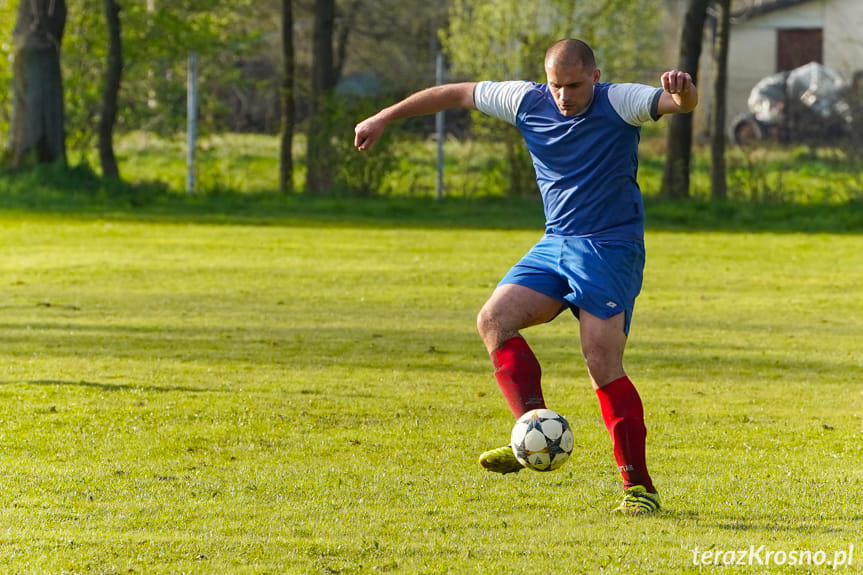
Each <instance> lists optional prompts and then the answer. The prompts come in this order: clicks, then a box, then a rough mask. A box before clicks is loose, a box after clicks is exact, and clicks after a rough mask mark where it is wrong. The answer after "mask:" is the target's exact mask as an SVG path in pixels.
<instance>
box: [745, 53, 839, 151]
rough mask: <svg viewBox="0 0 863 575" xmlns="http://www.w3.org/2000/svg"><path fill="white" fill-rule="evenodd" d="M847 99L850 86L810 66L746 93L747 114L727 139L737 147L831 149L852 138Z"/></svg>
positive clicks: (829, 72) (835, 75) (766, 80)
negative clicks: (825, 146)
mask: <svg viewBox="0 0 863 575" xmlns="http://www.w3.org/2000/svg"><path fill="white" fill-rule="evenodd" d="M855 80H856V78H855ZM851 98H853V96H852V86H851V84H849V83H848V82H847V81H845V79H844V78H842V76H840V75H839V73H838V72H836V71H834V70H832V69H830V68H827V67H826V66H824V65H822V64H819V63H817V62H810V63H809V64H806V65H805V66H801V67H799V68H795V69H794V70H790V71H787V72H780V73H779V74H773V75H771V76H767V77H766V78H764V79H762V80H761V81H759V82H758V83H757V84H756V85H755V87H754V88H752V91H751V92H750V94H749V100H748V105H749V113H748V114H744V115H742V116H739V117H737V118H736V119H735V120H734V121H733V122H732V123H731V128H730V134H729V136H730V139H731V140H732V141H733V142H734V143H736V144H737V145H740V146H745V145H747V144H752V143H755V142H757V141H772V142H777V143H781V144H793V143H805V144H815V145H818V144H834V143H837V142H840V141H842V140H846V139H848V138H849V137H852V136H853V132H854V119H853V117H852V116H853V114H852V106H851V103H849V99H851Z"/></svg>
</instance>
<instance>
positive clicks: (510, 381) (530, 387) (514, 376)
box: [491, 337, 545, 419]
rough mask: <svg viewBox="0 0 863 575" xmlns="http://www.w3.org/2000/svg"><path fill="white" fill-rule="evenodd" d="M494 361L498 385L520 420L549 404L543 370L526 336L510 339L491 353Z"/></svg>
mask: <svg viewBox="0 0 863 575" xmlns="http://www.w3.org/2000/svg"><path fill="white" fill-rule="evenodd" d="M491 361H492V363H494V377H495V378H496V379H497V384H498V386H499V387H500V390H501V391H502V392H503V396H504V397H505V398H506V402H507V403H508V404H509V409H510V411H512V414H513V415H514V416H515V417H516V419H518V418H519V417H521V415H522V414H523V413H526V412H528V411H530V410H531V409H539V408H542V407H545V400H544V399H543V397H542V387H541V386H540V376H541V374H542V369H541V368H540V367H539V361H537V359H536V356H535V355H533V352H532V351H531V349H530V347H529V346H528V345H527V342H526V341H524V339H522V338H521V337H514V338H512V339H508V340H507V341H505V342H504V343H503V345H502V346H500V347H499V348H497V349H496V350H494V351H493V352H492V353H491Z"/></svg>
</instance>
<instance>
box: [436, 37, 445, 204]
mask: <svg viewBox="0 0 863 575" xmlns="http://www.w3.org/2000/svg"><path fill="white" fill-rule="evenodd" d="M435 76H436V83H437V85H438V86H440V85H441V84H443V53H442V52H440V51H438V53H437V57H436V58H435ZM444 119H445V118H444V112H442V111H441V112H438V113H437V114H435V131H436V132H437V199H439V200H440V199H441V198H443V159H444V158H443V140H444Z"/></svg>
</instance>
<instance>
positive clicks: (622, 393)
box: [354, 39, 698, 514]
mask: <svg viewBox="0 0 863 575" xmlns="http://www.w3.org/2000/svg"><path fill="white" fill-rule="evenodd" d="M545 73H546V79H547V82H546V83H545V84H537V83H533V82H522V81H505V82H491V81H484V82H464V83H452V84H445V85H442V86H435V87H432V88H427V89H425V90H422V91H419V92H417V93H415V94H412V95H410V96H408V97H407V98H405V99H404V100H401V101H400V102H398V103H396V104H394V105H392V106H389V107H387V108H384V109H383V110H381V111H379V112H378V113H377V114H375V115H373V116H371V117H369V118H367V119H365V120H363V121H362V122H360V123H359V124H357V126H356V128H355V140H354V143H355V145H356V147H357V148H358V149H359V150H361V151H362V150H366V149H368V147H369V146H371V145H372V144H373V143H374V142H375V140H377V139H378V138H380V136H381V134H382V133H383V131H384V128H385V126H386V125H387V124H389V123H390V122H393V121H396V120H400V119H403V118H407V117H411V116H418V115H424V114H432V113H435V112H439V111H441V110H445V109H448V108H454V107H461V108H467V109H477V110H479V111H480V112H483V113H485V114H488V115H490V116H493V117H495V118H499V119H501V120H503V121H505V122H509V123H510V124H512V125H514V126H516V127H517V128H518V129H519V130H520V131H521V134H522V136H523V137H524V140H525V144H526V145H527V148H528V150H529V152H530V155H531V157H532V159H533V165H534V169H535V171H536V181H537V184H538V185H539V190H540V193H541V195H542V200H543V207H544V210H545V219H546V224H545V234H544V235H543V237H542V238H541V239H540V241H539V242H538V243H537V244H536V245H535V246H533V248H531V249H530V251H529V252H528V253H527V254H526V255H525V256H524V257H523V258H522V260H521V261H519V262H518V263H516V265H515V266H514V267H513V268H512V269H511V270H510V271H509V273H507V274H506V275H505V276H504V278H503V279H502V280H501V281H500V283H499V284H498V286H497V287H496V288H495V290H494V291H493V293H492V294H491V297H490V298H489V299H488V301H487V302H486V303H485V305H484V306H483V307H482V309H481V311H480V312H479V315H478V317H477V327H478V329H479V333H480V335H481V337H482V339H483V342H484V343H485V346H486V348H487V349H488V352H489V355H490V356H491V360H492V363H493V364H494V370H495V372H494V373H495V378H496V379H497V382H498V385H499V387H500V389H501V391H502V392H503V395H504V397H505V398H506V401H507V403H508V404H509V408H510V410H511V411H512V414H513V415H514V416H515V417H516V418H518V417H519V416H520V415H522V414H523V413H525V412H527V411H529V410H531V409H536V408H541V407H545V400H544V398H543V394H542V388H541V386H540V374H541V370H540V364H539V362H538V361H537V358H536V356H535V355H534V353H533V351H532V350H531V348H530V346H528V344H527V343H526V342H525V340H524V338H523V337H522V336H521V334H520V330H522V329H524V328H527V327H530V326H534V325H537V324H541V323H545V322H549V321H551V320H552V319H554V318H555V317H556V316H557V315H558V314H559V313H561V312H562V311H563V310H564V309H566V308H569V309H570V310H571V311H572V312H573V313H574V314H575V316H576V317H577V318H578V320H579V331H580V338H581V348H582V353H583V354H584V357H585V360H586V363H587V371H588V375H589V376H590V381H591V383H592V385H593V388H594V389H595V390H596V394H597V397H598V398H599V405H600V410H601V412H602V417H603V421H604V422H605V425H606V427H607V428H608V431H609V434H610V435H611V438H612V444H613V447H614V457H615V460H616V461H617V465H618V468H619V469H620V473H621V475H622V476H623V487H624V495H623V502H622V503H621V505H620V507H619V508H618V509H619V510H620V511H622V512H624V513H628V514H639V513H653V512H655V511H657V510H658V509H659V507H660V501H659V494H658V493H657V491H656V489H655V487H654V485H653V482H652V480H651V478H650V474H649V473H648V471H647V464H646V458H645V443H646V441H645V440H646V436H647V430H646V428H645V425H644V412H643V408H642V403H641V399H640V397H639V395H638V392H637V391H636V389H635V387H634V386H633V384H632V382H631V381H630V380H629V378H628V377H627V375H626V372H625V371H624V369H623V351H624V347H625V345H626V339H627V336H628V334H629V326H630V322H631V320H632V313H633V308H634V304H635V298H636V296H637V295H638V293H639V292H640V291H641V283H642V273H643V269H644V208H643V203H642V197H641V190H640V188H639V186H638V183H637V181H636V173H637V170H638V142H639V138H640V131H641V128H640V126H641V125H642V124H645V123H646V122H648V121H656V120H658V119H659V118H660V116H663V115H665V114H676V113H686V112H690V111H692V110H693V109H694V108H695V105H696V104H697V102H698V93H697V90H696V87H695V85H694V84H693V82H692V78H691V76H690V75H689V74H687V73H686V72H682V71H677V70H671V71H668V72H665V73H663V74H662V75H661V85H662V87H661V88H655V87H651V86H646V85H643V84H612V83H601V82H600V81H599V80H600V70H599V68H597V66H596V60H595V57H594V54H593V50H591V48H590V46H588V45H587V44H586V43H584V42H582V41H581V40H576V39H564V40H560V41H558V42H556V43H554V44H553V45H552V46H551V47H550V48H549V49H548V51H547V52H546V56H545ZM479 461H480V465H482V466H483V467H485V468H486V469H488V470H490V471H494V472H497V473H511V472H516V471H519V470H520V469H521V464H520V463H519V462H518V460H517V459H516V458H515V455H514V454H513V452H512V449H511V448H510V447H509V446H504V447H500V448H497V449H493V450H491V451H487V452H485V453H483V454H482V455H481V456H480V460H479Z"/></svg>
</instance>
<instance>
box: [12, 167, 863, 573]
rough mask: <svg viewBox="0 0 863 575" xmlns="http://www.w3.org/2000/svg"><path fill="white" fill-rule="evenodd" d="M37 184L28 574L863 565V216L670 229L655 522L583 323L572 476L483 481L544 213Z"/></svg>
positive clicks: (660, 283)
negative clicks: (511, 329)
mask: <svg viewBox="0 0 863 575" xmlns="http://www.w3.org/2000/svg"><path fill="white" fill-rule="evenodd" d="M40 177H41V178H42V180H39V183H38V185H35V186H31V187H30V188H29V189H30V190H31V192H32V193H33V195H32V196H30V197H29V199H28V196H27V195H26V193H25V189H24V188H23V187H22V188H19V187H16V186H19V185H20V186H23V185H24V184H23V183H21V182H20V181H19V182H18V183H17V184H16V183H14V182H12V183H10V182H8V181H7V182H6V183H5V184H4V185H5V186H6V187H5V188H4V194H3V195H2V196H0V197H2V200H3V202H4V204H3V206H2V207H3V209H4V210H5V211H4V212H2V214H0V245H2V246H3V258H2V260H0V261H2V277H3V291H2V293H3V300H2V304H0V305H2V308H3V316H2V320H0V321H2V327H0V338H1V339H0V344H2V345H0V358H2V360H0V418H2V421H3V426H2V432H0V433H2V441H0V465H2V468H3V469H4V472H5V473H4V478H3V481H2V483H0V571H5V572H11V573H25V572H26V573H62V572H66V573H181V572H185V573H375V572H394V573H443V572H451V573H509V572H527V573H549V572H556V571H561V572H567V573H600V572H602V573H685V572H701V571H704V570H708V569H711V568H710V567H703V568H699V567H697V566H695V565H693V553H694V551H695V549H696V548H697V549H698V550H699V551H703V550H705V549H711V550H737V549H748V548H749V546H750V545H754V546H755V547H758V546H760V545H764V546H765V547H766V548H767V549H770V550H773V551H785V552H790V551H793V550H810V551H812V552H816V551H818V550H824V551H825V552H827V553H828V559H832V558H833V553H834V552H836V551H841V550H847V549H848V546H849V544H853V545H854V546H855V548H856V554H855V557H854V564H853V565H852V566H850V567H848V568H844V569H843V571H845V572H857V571H860V569H861V567H860V566H861V565H863V539H861V537H860V524H861V521H863V511H861V507H860V503H859V493H860V491H861V486H863V472H861V469H860V465H859V464H860V461H861V460H863V447H861V445H863V442H861V439H863V436H861V433H863V422H861V416H863V388H861V381H863V363H861V355H860V344H859V339H860V333H861V332H863V316H861V313H860V310H861V309H863V292H861V289H860V285H863V255H861V254H863V236H861V235H859V234H854V233H847V234H831V233H824V230H829V229H834V228H835V229H843V228H844V229H854V228H853V227H852V226H853V225H854V223H855V222H859V217H860V216H859V210H858V214H857V215H856V216H849V215H848V212H853V211H854V210H853V209H849V207H848V206H846V207H845V208H844V209H839V210H835V211H833V210H832V209H829V208H826V207H821V208H814V209H812V211H811V212H808V213H810V214H814V215H813V216H811V217H809V218H807V217H806V214H807V212H805V211H794V208H791V207H788V206H774V207H769V206H768V207H758V206H755V207H752V206H749V205H743V206H739V205H734V204H729V205H722V204H720V205H718V206H712V205H707V204H696V203H693V204H655V205H654V206H649V208H648V213H649V217H650V221H651V222H653V225H652V226H651V227H650V230H649V232H648V236H647V244H648V265H647V271H646V278H645V287H644V292H643V295H642V296H641V298H640V299H639V302H638V305H637V309H636V316H635V320H634V322H633V329H632V333H631V338H630V343H629V347H628V352H627V368H628V371H629V373H630V375H631V376H632V378H633V380H634V381H635V382H636V384H637V385H638V387H639V390H640V392H641V395H642V398H643V400H644V405H645V411H646V414H647V421H648V426H649V433H650V435H649V437H648V445H649V454H648V456H649V464H650V467H651V470H652V472H653V475H654V478H655V481H656V483H657V485H658V487H659V488H660V489H661V491H662V494H663V497H664V504H665V507H666V509H665V511H664V512H663V513H662V514H661V515H659V516H658V517H651V518H644V519H636V520H633V519H627V518H623V517H617V516H615V515H614V514H612V513H611V512H610V508H611V507H612V506H614V505H615V504H616V503H617V502H618V499H619V495H620V491H619V490H620V486H619V477H618V474H617V471H616V468H615V464H614V461H613V458H612V456H611V446H610V440H609V438H608V435H607V432H606V430H605V428H604V426H603V424H602V421H601V418H600V415H599V409H598V406H597V405H596V399H595V395H594V394H593V392H592V391H591V390H590V388H589V384H588V382H587V378H586V375H585V370H584V365H583V360H582V359H581V357H580V353H579V350H578V349H579V348H578V338H577V326H576V323H575V320H574V319H573V318H571V317H561V318H559V319H558V320H557V321H555V322H554V323H552V324H549V325H545V326H541V327H537V328H533V329H531V330H528V331H527V332H526V335H527V337H528V339H529V341H530V342H531V344H532V345H533V346H534V348H535V350H536V352H537V354H538V356H539V357H540V360H541V361H542V364H543V368H544V373H545V378H544V387H545V392H546V397H547V399H548V400H549V403H550V406H551V407H553V408H555V409H558V410H559V411H561V412H563V413H564V414H565V415H566V416H567V417H568V418H569V420H570V423H571V424H572V426H573V428H574V431H575V433H576V449H575V452H574V454H573V458H572V460H571V462H570V463H568V464H567V465H566V466H565V467H564V468H562V469H561V470H559V471H557V472H554V473H549V474H539V473H529V472H522V473H519V474H517V475H515V476H504V477H502V476H496V475H492V474H488V473H486V472H484V471H483V470H482V469H481V468H480V467H479V466H478V465H477V464H476V457H477V455H478V454H479V453H480V452H481V451H483V450H484V449H487V448H489V447H494V446H497V445H499V444H502V442H504V441H505V440H506V437H507V436H508V432H509V428H510V426H511V424H512V421H511V416H510V414H509V412H508V410H507V409H506V406H505V403H504V401H503V400H502V399H501V397H500V396H499V393H498V391H497V389H496V385H495V383H494V379H493V377H492V373H491V367H490V363H489V361H488V358H487V356H486V354H485V351H484V349H483V347H482V344H481V343H480V341H479V338H478V336H477V335H476V334H475V329H474V317H475V314H476V312H477V310H478V309H479V307H480V306H481V304H482V302H483V301H484V299H485V298H486V297H487V296H488V295H489V293H490V292H491V290H492V289H493V286H494V285H495V283H496V282H497V280H498V279H499V277H500V276H501V275H502V274H503V273H504V272H505V271H506V269H508V266H509V265H511V264H512V263H513V262H514V261H515V260H516V259H517V258H518V257H520V255H521V254H522V253H523V252H524V251H525V250H526V249H527V248H528V247H529V246H530V245H531V244H532V242H534V241H535V240H536V239H537V238H538V236H539V228H540V221H539V220H538V215H537V213H538V211H539V207H538V206H537V205H535V204H532V203H529V202H524V203H518V202H515V203H514V204H512V205H509V204H507V203H505V202H494V201H492V200H487V201H484V202H481V201H476V202H472V201H464V202H442V203H434V202H425V201H422V200H413V201H408V200H386V201H378V202H365V203H362V202H351V201H348V200H344V202H342V201H340V200H317V201H313V200H309V199H305V198H280V197H278V196H275V195H266V194H264V195H260V196H256V195H254V194H252V195H250V196H247V197H246V202H245V203H240V202H236V201H234V200H232V199H230V198H228V197H227V196H219V195H204V196H203V197H198V198H188V197H185V196H183V195H174V194H164V193H162V192H150V191H146V190H144V191H142V190H136V189H132V190H129V189H125V188H123V189H120V190H117V189H108V190H103V191H101V192H100V191H98V190H92V189H90V190H89V191H80V190H79V191H77V192H75V193H71V192H70V191H69V190H68V189H65V188H63V185H61V184H60V183H57V182H56V181H52V180H51V178H50V174H49V175H48V176H46V175H45V174H43V175H42V176H40ZM81 177H82V178H85V180H86V174H85V175H82V176H81ZM22 181H24V180H22ZM30 182H31V184H32V183H33V182H34V181H33V180H30ZM70 185H71V186H72V187H75V185H74V184H70ZM64 190H65V191H64ZM136 194H137V195H136ZM52 199H53V201H54V204H53V205H50V204H49V203H48V202H49V200H52ZM850 207H851V208H854V205H853V204H852V205H851V206H850ZM653 208H655V209H653ZM782 210H785V211H782ZM485 211H488V213H489V214H490V215H489V216H488V217H484V215H483V214H484V213H485ZM788 214H791V216H793V217H791V218H790V220H789V217H787V216H788ZM854 217H856V218H858V219H856V220H855V219H853V218H854ZM794 218H797V219H796V220H794ZM813 219H814V220H816V223H815V224H812V225H811V226H810V227H806V228H805V229H806V230H807V231H806V232H800V231H793V230H792V229H790V228H792V227H793V226H794V223H793V222H794V221H796V222H797V223H798V224H803V225H805V224H806V223H807V222H808V223H810V224H811V220H813ZM819 221H820V223H818V222H819ZM699 222H700V223H703V224H705V225H704V227H705V228H706V229H702V230H699V229H695V226H694V224H695V223H699ZM857 229H859V228H857ZM713 569H719V570H722V568H721V567H714V568H713ZM727 569H728V570H734V569H736V568H733V567H728V568H727ZM743 569H744V570H746V571H747V572H764V571H766V570H767V569H766V568H764V567H747V568H743ZM770 570H771V571H777V572H789V573H792V572H793V573H805V572H826V571H827V568H826V567H821V568H818V567H815V566H808V567H785V568H784V571H783V569H782V568H775V569H770Z"/></svg>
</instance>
